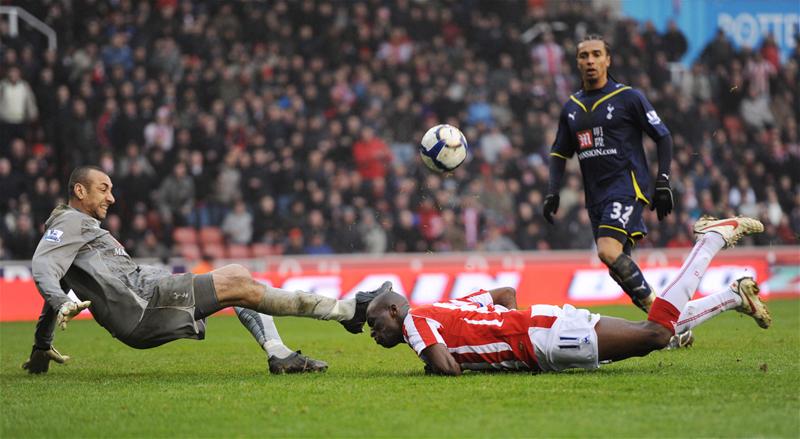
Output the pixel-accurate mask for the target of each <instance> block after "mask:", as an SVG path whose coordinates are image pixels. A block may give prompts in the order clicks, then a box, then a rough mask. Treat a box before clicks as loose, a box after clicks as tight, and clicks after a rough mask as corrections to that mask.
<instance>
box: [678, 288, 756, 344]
mask: <svg viewBox="0 0 800 439" xmlns="http://www.w3.org/2000/svg"><path fill="white" fill-rule="evenodd" d="M741 304H742V297H741V296H740V295H738V294H736V293H735V292H733V291H731V289H730V287H728V288H726V289H725V290H724V291H720V292H719V293H715V294H712V295H710V296H706V297H703V298H700V299H697V300H692V301H689V303H687V304H686V307H684V308H683V311H681V315H680V317H678V322H677V323H676V324H675V331H676V332H679V333H680V332H684V331H688V330H689V329H692V328H694V327H695V326H697V325H699V324H701V323H703V322H705V321H706V320H708V319H710V318H712V317H715V316H717V315H719V314H721V313H723V312H725V311H728V310H731V309H734V308H737V307H738V306H740V305H741Z"/></svg>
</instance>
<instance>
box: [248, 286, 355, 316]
mask: <svg viewBox="0 0 800 439" xmlns="http://www.w3.org/2000/svg"><path fill="white" fill-rule="evenodd" d="M264 288H265V291H264V297H263V298H262V299H261V303H259V305H258V309H257V311H258V312H261V313H264V314H270V315H273V316H296V317H313V318H317V319H320V320H337V321H342V320H350V319H352V318H353V315H355V313H356V300H355V299H348V300H336V299H331V298H330V297H325V296H319V295H316V294H311V293H305V292H303V291H286V290H282V289H280V288H273V287H264Z"/></svg>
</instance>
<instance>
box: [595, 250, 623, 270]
mask: <svg viewBox="0 0 800 439" xmlns="http://www.w3.org/2000/svg"><path fill="white" fill-rule="evenodd" d="M619 255H620V253H619V252H616V251H613V250H611V249H607V248H603V247H598V248H597V257H598V258H600V260H601V261H603V263H604V264H606V266H609V267H610V266H611V264H613V263H614V261H616V260H617V258H618V257H619Z"/></svg>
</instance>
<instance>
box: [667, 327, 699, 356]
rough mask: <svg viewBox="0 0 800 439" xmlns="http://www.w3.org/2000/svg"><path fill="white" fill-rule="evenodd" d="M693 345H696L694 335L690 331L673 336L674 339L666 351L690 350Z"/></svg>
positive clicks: (670, 341)
mask: <svg viewBox="0 0 800 439" xmlns="http://www.w3.org/2000/svg"><path fill="white" fill-rule="evenodd" d="M692 343H694V334H692V330H691V329H690V330H688V331H684V332H681V333H680V334H675V335H673V336H672V338H670V339H669V343H668V344H667V347H666V348H665V349H666V350H668V351H670V350H673V349H680V348H688V347H689V346H691V345H692Z"/></svg>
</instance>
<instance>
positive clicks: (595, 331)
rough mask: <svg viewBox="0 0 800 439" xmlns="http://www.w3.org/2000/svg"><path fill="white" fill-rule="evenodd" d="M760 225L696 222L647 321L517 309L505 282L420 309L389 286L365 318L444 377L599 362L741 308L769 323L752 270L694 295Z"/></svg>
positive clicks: (388, 341) (567, 309)
mask: <svg viewBox="0 0 800 439" xmlns="http://www.w3.org/2000/svg"><path fill="white" fill-rule="evenodd" d="M763 230H764V226H763V225H762V224H761V223H760V222H759V221H758V220H755V219H751V218H728V219H725V220H716V219H713V218H709V217H704V218H701V219H700V220H699V221H697V223H695V225H694V231H695V233H696V234H698V236H699V239H698V241H697V243H696V244H695V246H694V248H693V249H692V251H691V252H690V253H689V255H688V256H687V258H686V260H685V261H684V263H683V266H682V267H681V270H680V271H679V273H678V275H677V277H676V278H675V279H673V281H672V282H671V283H670V284H669V285H668V286H667V287H666V288H665V289H664V290H663V291H662V292H661V293H660V294H659V295H658V297H657V298H656V299H655V301H654V302H653V306H652V308H651V309H650V312H649V314H648V316H647V320H645V321H638V322H634V321H628V320H624V319H619V318H614V317H604V316H600V315H599V314H594V313H591V312H589V311H588V310H585V309H576V308H574V307H572V306H571V305H564V306H563V307H558V306H552V305H535V306H533V307H531V309H530V310H516V309H515V308H516V298H515V294H516V292H515V291H514V289H513V288H499V289H496V290H492V291H479V292H476V293H474V294H471V295H468V296H466V297H463V298H461V299H455V300H451V301H449V302H444V303H435V304H432V305H426V306H421V307H417V308H413V309H412V308H410V307H409V304H408V300H406V298H405V297H403V296H401V295H399V294H397V293H394V292H391V291H388V292H385V293H382V294H380V295H379V296H378V297H376V298H375V299H374V300H373V301H372V302H371V303H370V304H369V306H368V307H367V324H368V325H369V326H370V328H371V331H370V335H371V336H372V338H373V339H374V340H375V342H376V343H378V344H379V345H381V346H383V347H386V348H391V347H394V346H396V345H398V344H400V343H407V344H408V345H409V346H410V347H411V348H412V349H414V351H415V352H416V353H417V354H418V355H419V357H420V359H422V361H423V362H425V364H426V370H427V371H429V372H433V373H437V374H443V375H461V373H462V371H464V370H520V371H533V372H559V371H562V370H565V369H571V368H582V369H596V368H598V367H599V365H600V363H601V362H607V361H620V360H624V359H626V358H630V357H641V356H645V355H647V354H649V353H650V352H652V351H654V350H659V349H663V348H664V347H666V346H667V345H668V343H669V340H670V338H671V337H672V336H673V335H675V333H676V332H677V333H681V332H686V331H688V330H690V329H692V328H694V327H695V326H697V325H699V324H701V323H703V322H705V321H707V320H709V319H711V318H712V317H715V316H717V315H719V314H721V313H722V312H724V311H728V310H734V309H735V310H737V311H739V312H742V313H745V314H747V315H750V316H752V317H753V318H754V319H755V321H756V323H758V325H759V326H760V327H762V328H765V329H766V328H768V327H769V326H770V324H771V323H772V319H771V317H770V315H769V311H768V310H767V307H766V305H764V304H763V303H762V302H761V300H760V299H759V297H758V292H759V287H758V284H757V283H756V282H755V280H754V279H753V278H751V277H743V278H740V279H738V280H736V281H735V282H733V283H732V284H731V285H730V286H729V287H728V288H726V289H725V290H723V291H720V292H718V293H716V294H712V295H710V296H707V297H703V298H701V299H697V300H690V299H691V298H692V296H693V295H694V292H695V290H696V289H697V286H698V285H699V284H700V280H701V279H702V277H703V275H704V274H705V272H706V270H707V269H708V266H709V263H710V262H711V260H712V259H713V258H714V256H715V255H716V254H717V253H718V252H719V251H720V250H722V249H723V248H727V247H731V246H733V245H734V244H736V242H737V241H738V240H739V239H740V238H741V237H742V236H743V235H748V234H752V233H758V232H762V231H763Z"/></svg>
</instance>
